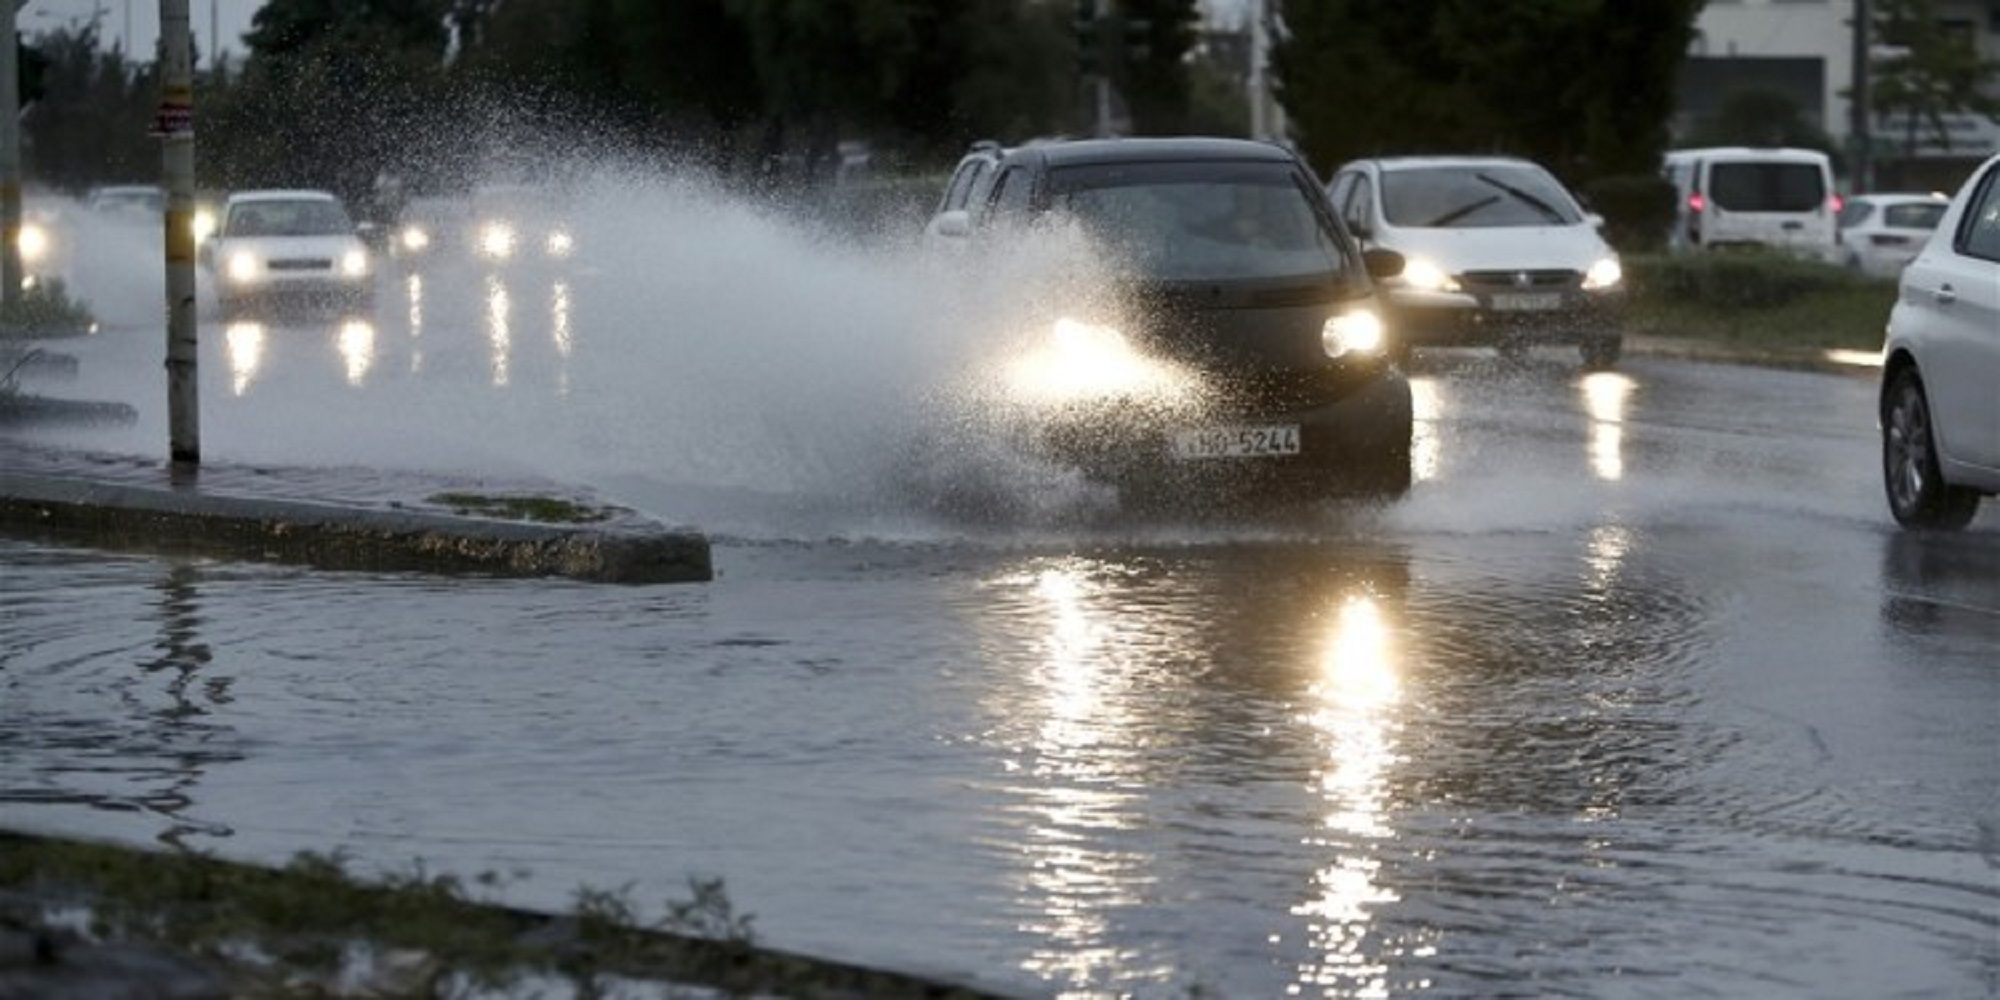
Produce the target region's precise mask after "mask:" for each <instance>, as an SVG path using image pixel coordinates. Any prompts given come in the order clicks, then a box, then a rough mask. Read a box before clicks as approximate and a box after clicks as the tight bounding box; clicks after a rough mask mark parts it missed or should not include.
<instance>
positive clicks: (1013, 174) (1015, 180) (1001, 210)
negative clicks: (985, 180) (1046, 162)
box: [992, 166, 1034, 218]
mask: <svg viewBox="0 0 2000 1000" xmlns="http://www.w3.org/2000/svg"><path fill="white" fill-rule="evenodd" d="M1033 180H1034V178H1033V176H1031V175H1030V174H1029V173H1028V169H1027V168H1026V167H1019V166H1016V167H1008V168H1007V169H1006V170H1004V171H1002V172H1001V174H1000V176H999V178H997V179H996V180H995V181H994V182H993V186H994V192H993V196H992V204H993V211H994V212H995V213H998V214H1001V215H1008V216H1013V217H1016V218H1019V217H1021V216H1025V215H1026V214H1027V213H1028V201H1029V199H1030V198H1031V197H1032V196H1033V195H1034V185H1033V183H1032V181H1033Z"/></svg>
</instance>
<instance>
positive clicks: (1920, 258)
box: [1880, 156, 2000, 529]
mask: <svg viewBox="0 0 2000 1000" xmlns="http://www.w3.org/2000/svg"><path fill="white" fill-rule="evenodd" d="M1882 362H1883V364H1882V394H1881V401H1880V419H1881V427H1882V473H1883V479H1884V484H1885V486H1886V487H1887V491H1888V496H1889V511H1890V513H1892V514H1894V515H1895V517H1896V520H1897V521H1898V522H1900V523H1901V524H1903V525H1904V526H1906V527H1912V528H1944V529H1956V528H1962V527H1964V526H1965V525H1966V524H1968V523H1970V522H1971V521H1972V518H1973V515H1974V514H1975V513H1977V512H1978V508H1979V500H1980V498H1981V497H1982V496H1992V495H1993V494H1995V493H2000V156H1995V157H1993V158H1992V159H1989V160H1987V161H1986V162H1985V163H1984V164H1982V165H1981V166H1980V167H1979V169H1977V170H1975V171H1973V172H1972V176H1971V177H1970V178H1968V179H1967V180H1966V182H1965V184H1964V185H1963V186H1962V187H1960V188H1959V191H1958V194H1957V195H1956V196H1954V197H1953V198H1952V200H1951V207H1950V208H1948V209H1946V210H1945V214H1944V217H1943V218H1942V219H1940V220H1939V222H1938V226H1937V229H1936V231H1934V232H1933V233H1931V236H1930V240H1929V242H1927V243H1925V244H1924V248H1923V250H1922V251H1921V252H1920V253H1918V254H1917V256H1916V259H1914V260H1912V261H1911V262H1910V264H1909V266H1908V267H1906V268H1904V269H1903V276H1902V279H1901V284H1900V287H1899V291H1898V294H1897V296H1896V305H1895V308H1894V309H1893V310H1891V311H1890V313H1889V332H1888V337H1887V340H1886V341H1885V343H1884V344H1883V348H1882Z"/></svg>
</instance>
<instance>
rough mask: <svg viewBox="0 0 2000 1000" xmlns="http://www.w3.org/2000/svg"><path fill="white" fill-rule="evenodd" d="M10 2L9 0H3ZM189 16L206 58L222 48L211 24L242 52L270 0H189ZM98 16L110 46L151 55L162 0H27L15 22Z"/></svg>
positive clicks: (28, 32) (74, 22)
mask: <svg viewBox="0 0 2000 1000" xmlns="http://www.w3.org/2000/svg"><path fill="white" fill-rule="evenodd" d="M0 2H5V0H0ZM187 5H188V20H189V21H190V22H192V23H193V27H194V42H195V46H196V48H197V49H198V50H199V51H200V52H201V55H202V58H203V59H204V60H205V59H207V58H208V56H209V55H210V54H211V53H212V52H214V51H216V50H215V48H214V46H212V45H211V44H210V40H209V36H210V33H211V32H210V26H211V25H213V26H214V29H215V30H214V32H213V33H214V35H215V36H216V37H219V38H221V39H222V47H221V51H224V52H228V53H230V54H232V55H238V56H240V55H242V53H243V51H244V49H243V33H244V32H246V31H249V30H250V18H251V16H252V15H254V14H256V12H257V8H259V7H262V6H263V5H264V0H187ZM93 17H95V18H96V19H97V37H98V39H99V40H100V42H101V43H102V44H103V46H104V47H105V48H110V47H111V46H113V45H116V44H118V43H120V42H121V41H124V40H125V39H126V37H127V35H128V34H129V35H130V44H127V45H126V46H125V51H126V53H127V54H128V55H131V56H134V57H135V58H141V59H150V58H151V57H152V53H153V46H154V45H155V44H157V43H158V41H159V37H160V0H27V3H26V4H24V5H23V6H22V7H21V12H20V13H18V14H16V15H14V23H15V27H17V28H18V29H19V30H20V32H21V34H22V35H23V36H24V37H28V38H32V37H34V36H35V35H38V34H43V33H46V32H50V31H56V30H59V29H62V28H66V27H72V26H75V27H81V26H82V25H84V24H87V23H89V22H90V20H91V18H93Z"/></svg>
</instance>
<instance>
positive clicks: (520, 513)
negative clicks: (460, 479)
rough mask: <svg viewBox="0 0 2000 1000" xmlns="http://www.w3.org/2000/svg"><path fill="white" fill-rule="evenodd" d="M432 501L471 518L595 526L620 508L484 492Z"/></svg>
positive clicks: (440, 495) (435, 496)
mask: <svg viewBox="0 0 2000 1000" xmlns="http://www.w3.org/2000/svg"><path fill="white" fill-rule="evenodd" d="M429 502H430V503H434V504H437V505H438V506H440V507H448V508H450V509H451V512H452V513H454V514H458V515H461V516H467V517H492V518H499V519H502V520H507V521H535V522H538V523H542V524H594V523H596V522H599V521H605V520H609V519H610V518H611V516H612V515H613V514H614V513H617V512H618V511H619V508H616V507H592V506H586V505H584V504H580V503H577V502H576V501H574V500H564V499H562V498H560V497H547V496H489V495H487V494H483V493H437V494H433V495H432V496H430V497H429Z"/></svg>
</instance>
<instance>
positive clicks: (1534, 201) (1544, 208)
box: [1472, 174, 1569, 222]
mask: <svg viewBox="0 0 2000 1000" xmlns="http://www.w3.org/2000/svg"><path fill="white" fill-rule="evenodd" d="M1472 176H1474V177H1477V178H1479V179H1480V180H1482V181H1485V182H1486V183H1488V184H1491V185H1493V186H1494V187H1497V188H1499V189H1500V190H1502V191H1505V192H1507V193H1508V194H1511V195H1513V196H1514V197H1516V198H1519V199H1520V200H1521V201H1522V202H1524V203H1526V204H1527V205H1528V206H1530V207H1532V208H1533V209H1534V210H1535V211H1537V212H1540V213H1542V214H1543V215H1545V216H1547V217H1548V218H1549V219H1550V221H1553V222H1568V221H1569V219H1568V218H1567V217H1565V216H1564V215H1563V213H1562V210H1561V209H1559V208H1557V207H1555V206H1554V205H1551V204H1549V203H1548V202H1546V201H1543V200H1542V199H1541V198H1538V197H1536V196H1535V195H1532V194H1529V193H1528V192H1526V191H1523V190H1521V189H1520V188H1517V187H1515V186H1514V185H1512V184H1509V183H1507V182H1506V181H1503V180H1501V179H1499V178H1498V177H1493V176H1490V175H1488V174H1473V175H1472Z"/></svg>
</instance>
